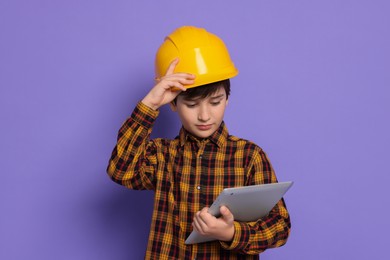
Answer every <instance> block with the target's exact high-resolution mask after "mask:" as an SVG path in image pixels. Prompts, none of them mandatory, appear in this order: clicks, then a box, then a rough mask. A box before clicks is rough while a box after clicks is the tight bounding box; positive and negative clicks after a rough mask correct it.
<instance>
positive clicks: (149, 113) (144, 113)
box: [130, 102, 160, 128]
mask: <svg viewBox="0 0 390 260" xmlns="http://www.w3.org/2000/svg"><path fill="white" fill-rule="evenodd" d="M159 113H160V111H159V110H154V109H152V108H150V107H148V106H147V105H145V104H144V103H142V102H138V104H137V106H136V107H135V109H134V111H133V113H132V114H131V117H130V118H131V119H132V120H133V121H134V122H136V123H138V124H139V125H141V126H143V127H145V128H150V127H152V126H153V124H154V122H155V121H156V118H157V116H158V114H159Z"/></svg>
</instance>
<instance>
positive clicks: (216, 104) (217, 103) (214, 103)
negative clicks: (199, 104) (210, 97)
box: [211, 101, 221, 106]
mask: <svg viewBox="0 0 390 260" xmlns="http://www.w3.org/2000/svg"><path fill="white" fill-rule="evenodd" d="M219 104H221V101H215V102H211V105H213V106H218V105H219Z"/></svg>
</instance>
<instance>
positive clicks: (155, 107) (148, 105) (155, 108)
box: [141, 97, 160, 110]
mask: <svg viewBox="0 0 390 260" xmlns="http://www.w3.org/2000/svg"><path fill="white" fill-rule="evenodd" d="M141 102H142V104H144V105H145V106H147V107H149V108H151V109H153V110H158V109H159V108H160V107H159V106H157V105H155V104H153V103H152V102H150V101H149V100H148V98H147V97H145V98H144V99H142V100H141Z"/></svg>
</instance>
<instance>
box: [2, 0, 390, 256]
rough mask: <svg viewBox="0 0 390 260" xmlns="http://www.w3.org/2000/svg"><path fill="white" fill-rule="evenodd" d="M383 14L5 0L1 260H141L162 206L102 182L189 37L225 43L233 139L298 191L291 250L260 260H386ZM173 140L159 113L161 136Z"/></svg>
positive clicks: (279, 4)
mask: <svg viewBox="0 0 390 260" xmlns="http://www.w3.org/2000/svg"><path fill="white" fill-rule="evenodd" d="M244 2H245V4H243V3H244ZM240 3H241V4H240ZM389 12H390V4H389V1H386V0H382V1H340V0H338V1H336V0H333V1H331V0H327V1H325V0H324V1H309V0H306V1H303V0H302V1H221V0H219V1H178V0H174V1H137V2H136V1H124V0H119V1H108V0H95V1H76V0H68V1H49V0H46V1H44V0H36V1H27V0H25V1H22V0H14V1H1V3H0V124H1V127H0V131H1V135H0V155H1V156H0V158H1V159H0V160H1V170H0V171H1V176H2V180H1V182H0V259H11V260H13V259H72V260H73V259H96V260H98V259H141V258H142V256H143V253H144V249H145V247H146V241H147V235H148V230H149V222H150V217H151V212H152V208H151V207H152V199H153V194H152V193H151V192H145V191H142V192H137V191H131V190H127V189H125V188H123V187H121V186H118V185H116V184H114V183H113V182H111V181H110V180H109V179H108V177H107V176H106V173H105V168H106V165H107V161H108V158H109V156H110V153H111V150H112V148H113V146H114V144H115V138H116V133H117V130H118V129H119V127H120V125H121V123H122V122H123V121H124V120H125V118H126V117H127V116H128V115H129V114H130V113H131V111H132V109H133V107H134V106H135V104H136V102H137V101H138V100H139V99H141V98H142V97H143V95H145V94H146V92H147V91H148V89H149V88H150V87H151V86H152V84H153V77H154V75H153V59H154V54H155V51H156V49H157V47H158V46H159V44H160V43H161V42H162V40H163V38H164V36H165V35H167V34H168V33H170V32H171V31H172V30H173V29H174V28H176V27H178V26H181V25H196V26H201V27H206V28H207V29H208V30H210V31H211V32H214V33H216V34H218V35H219V36H221V37H222V38H223V39H224V40H225V42H226V44H227V45H228V48H229V49H230V52H231V55H232V58H233V60H234V61H235V63H236V65H237V67H238V68H239V70H240V74H239V76H238V77H237V78H235V79H233V80H232V84H233V89H232V96H231V99H230V103H229V107H228V110H227V114H226V123H227V125H228V128H229V130H230V132H231V133H232V134H234V135H238V136H241V137H245V138H247V139H251V140H253V141H255V142H256V143H258V144H259V145H260V146H261V147H263V148H264V150H265V151H266V152H267V153H268V155H269V157H270V158H271V161H272V162H273V165H274V168H275V170H276V172H277V175H278V178H279V180H281V181H286V180H294V181H295V185H294V187H293V188H292V189H291V190H290V191H289V192H288V194H286V197H285V199H286V202H287V205H288V208H289V210H290V213H291V217H292V224H293V227H292V233H291V237H290V240H289V241H288V243H287V244H286V245H285V246H284V247H282V248H279V249H272V250H269V251H267V252H265V253H264V254H262V259H263V260H264V259H265V260H271V259H273V260H276V259H304V260H312V259H316V260H322V259H323V260H325V259H384V258H385V257H386V256H387V255H388V250H387V245H388V241H389V238H388V234H389V232H390V228H389V225H388V224H387V222H388V220H387V216H388V213H389V210H388V208H387V207H388V205H389V199H388V198H389V196H388V194H387V193H386V191H387V190H388V188H387V187H386V184H388V183H389V181H390V177H389V176H390V170H389V167H388V164H387V163H388V161H389V155H390V153H389V146H390V138H389V133H390V123H389V121H390V120H389V111H390V105H389V103H390V91H389V87H390V47H389V46H390V34H389V25H390V18H389V17H390V16H389ZM179 126H180V125H179V122H178V121H177V118H176V115H175V114H172V113H170V112H169V110H168V109H165V108H164V109H162V114H161V116H160V118H159V119H158V122H157V126H156V127H158V129H156V131H155V132H154V136H166V137H173V136H175V135H176V133H177V131H178V129H179Z"/></svg>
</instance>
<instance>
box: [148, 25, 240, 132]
mask: <svg viewBox="0 0 390 260" xmlns="http://www.w3.org/2000/svg"><path fill="white" fill-rule="evenodd" d="M176 58H179V63H178V64H177V66H176V67H175V71H174V72H175V73H176V72H186V73H191V74H193V75H195V83H194V84H192V85H186V86H185V87H186V88H187V90H186V91H184V92H182V93H180V94H179V95H178V96H177V97H176V99H175V100H174V101H173V102H172V103H171V108H172V110H173V111H176V112H178V114H179V117H180V120H181V122H182V124H183V126H184V128H185V129H186V130H187V131H189V132H190V133H192V134H193V135H195V136H197V137H200V138H207V137H209V136H210V135H212V134H213V133H214V132H215V131H216V130H217V129H218V128H219V126H220V125H221V122H222V120H223V116H224V112H225V108H226V105H227V104H228V97H229V95H230V81H229V79H230V78H232V77H235V76H236V75H237V74H238V70H237V69H236V67H235V66H234V63H233V62H232V60H231V59H230V55H229V52H228V50H227V48H226V46H225V44H224V42H223V41H222V40H221V39H220V38H219V37H218V36H216V35H215V34H212V33H210V32H208V31H206V30H205V29H203V28H197V27H193V26H183V27H180V28H178V29H176V30H175V31H174V32H173V33H171V34H170V35H169V36H167V37H166V38H165V41H164V42H163V43H162V45H161V46H160V48H159V49H158V51H157V54H156V60H155V71H156V78H160V77H162V76H164V75H165V73H166V71H167V68H168V67H169V65H170V64H171V62H172V61H173V60H174V59H176Z"/></svg>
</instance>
